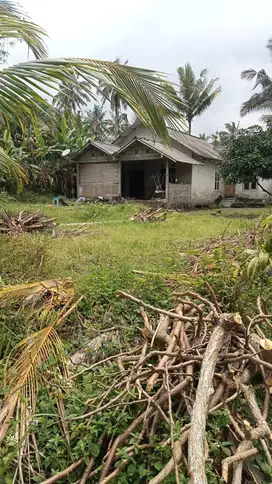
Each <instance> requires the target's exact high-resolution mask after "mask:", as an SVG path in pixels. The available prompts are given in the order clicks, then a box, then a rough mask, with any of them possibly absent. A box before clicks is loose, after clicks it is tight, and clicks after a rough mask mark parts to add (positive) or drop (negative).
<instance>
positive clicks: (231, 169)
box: [220, 126, 272, 183]
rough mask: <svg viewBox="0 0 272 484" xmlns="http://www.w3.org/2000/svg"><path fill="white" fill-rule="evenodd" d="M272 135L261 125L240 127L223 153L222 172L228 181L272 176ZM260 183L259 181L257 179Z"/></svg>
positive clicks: (242, 181)
mask: <svg viewBox="0 0 272 484" xmlns="http://www.w3.org/2000/svg"><path fill="white" fill-rule="evenodd" d="M271 153H272V137H271V132H270V131H269V130H264V129H263V128H261V127H260V126H252V127H250V128H247V129H240V130H239V131H238V133H237V134H236V135H235V136H233V137H232V138H230V140H229V142H228V143H227V145H226V146H225V149H224V151H223V153H222V155H223V159H222V163H221V165H220V172H221V175H222V177H223V178H224V180H225V181H226V182H227V183H246V182H252V181H254V180H258V179H265V180H268V179H270V178H272V165H271ZM257 183H258V181H257Z"/></svg>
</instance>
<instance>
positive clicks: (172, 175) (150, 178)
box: [120, 157, 192, 203]
mask: <svg viewBox="0 0 272 484" xmlns="http://www.w3.org/2000/svg"><path fill="white" fill-rule="evenodd" d="M120 170H121V196H122V197H123V198H128V199H134V200H150V201H151V200H163V201H165V202H182V203H186V202H189V201H190V200H191V182H192V165H189V164H186V163H176V162H173V161H170V160H168V159H165V158H163V157H158V158H157V159H152V160H150V159H144V160H139V161H138V160H137V161H136V160H133V161H131V160H128V161H127V160H124V161H121V162H120Z"/></svg>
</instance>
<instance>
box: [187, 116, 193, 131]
mask: <svg viewBox="0 0 272 484" xmlns="http://www.w3.org/2000/svg"><path fill="white" fill-rule="evenodd" d="M191 131H192V119H191V118H190V119H188V134H191Z"/></svg>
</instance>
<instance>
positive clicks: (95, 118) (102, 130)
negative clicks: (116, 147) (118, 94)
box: [85, 103, 108, 140]
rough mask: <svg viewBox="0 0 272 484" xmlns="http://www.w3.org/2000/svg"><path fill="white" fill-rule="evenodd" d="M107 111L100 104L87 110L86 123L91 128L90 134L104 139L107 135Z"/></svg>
mask: <svg viewBox="0 0 272 484" xmlns="http://www.w3.org/2000/svg"><path fill="white" fill-rule="evenodd" d="M106 115H107V111H105V110H104V109H103V106H101V105H100V104H97V103H96V104H95V105H94V107H93V109H92V110H89V111H88V112H87V116H86V118H85V124H86V126H88V128H89V130H88V131H89V134H90V135H93V136H95V138H96V139H98V140H99V139H100V140H101V139H103V138H106V136H107V131H108V128H107V123H108V120H107V119H106Z"/></svg>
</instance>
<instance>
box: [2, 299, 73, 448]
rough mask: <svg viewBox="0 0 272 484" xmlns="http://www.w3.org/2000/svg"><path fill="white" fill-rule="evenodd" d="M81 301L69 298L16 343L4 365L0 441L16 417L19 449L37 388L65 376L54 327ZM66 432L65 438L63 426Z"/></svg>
mask: <svg viewBox="0 0 272 484" xmlns="http://www.w3.org/2000/svg"><path fill="white" fill-rule="evenodd" d="M80 300H81V299H79V300H77V301H76V302H75V303H73V302H72V300H70V301H68V303H67V305H66V306H65V307H64V308H63V309H62V310H61V311H60V312H59V314H58V316H57V318H55V320H54V321H53V322H52V323H51V324H49V325H48V326H47V327H45V328H43V329H41V330H40V331H37V332H36V333H33V334H31V335H29V336H28V337H27V338H25V339H23V340H22V341H21V342H20V343H18V344H17V345H16V346H15V348H14V349H13V351H12V353H11V354H10V356H9V358H8V361H7V363H6V365H5V374H4V381H3V384H4V387H5V400H4V404H3V406H2V408H1V409H0V441H1V440H2V439H3V438H4V437H5V435H6V433H7V431H8V429H9V426H10V423H11V421H12V418H13V417H14V416H16V438H17V441H18V442H20V443H21V451H22V448H24V446H25V442H26V438H27V437H28V429H29V424H30V422H31V419H32V416H33V414H34V413H35V409H36V404H37V396H38V391H39V388H40V387H41V386H45V387H46V386H47V384H48V383H49V382H50V381H51V380H52V378H53V375H58V376H59V377H67V376H68V370H67V361H66V358H65V354H64V350H63V346H62V342H61V340H60V338H59V336H58V333H57V331H56V329H57V327H58V326H59V325H60V324H62V323H63V322H64V321H65V319H66V318H67V317H68V316H69V315H70V314H71V313H72V312H73V311H74V309H75V308H76V307H77V305H78V303H79V301H80ZM55 384H56V386H57V383H55ZM49 391H50V390H49ZM60 393H61V392H60V390H59V391H58V392H56V395H55V398H56V400H57V406H58V409H59V410H60V411H61V413H62V414H61V415H60V417H61V421H64V419H63V402H62V398H61V397H62V395H60ZM65 435H66V437H67V429H66V426H65Z"/></svg>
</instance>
